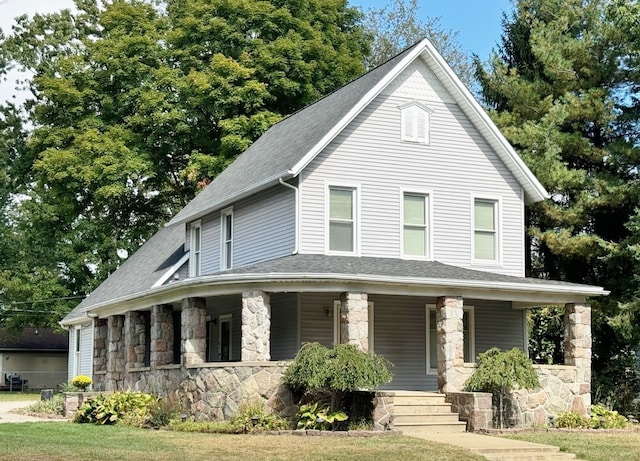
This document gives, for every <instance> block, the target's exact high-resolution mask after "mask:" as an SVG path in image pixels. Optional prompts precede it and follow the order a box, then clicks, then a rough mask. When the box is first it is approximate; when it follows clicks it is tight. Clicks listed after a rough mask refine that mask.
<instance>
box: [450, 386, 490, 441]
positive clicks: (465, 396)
mask: <svg viewBox="0 0 640 461" xmlns="http://www.w3.org/2000/svg"><path fill="white" fill-rule="evenodd" d="M445 401H446V402H448V403H450V404H451V410H452V411H454V412H456V413H458V415H459V416H460V419H462V420H464V421H466V422H467V430H468V431H470V432H477V431H486V430H489V429H492V428H493V404H492V394H490V393H486V392H449V393H447V396H446V398H445Z"/></svg>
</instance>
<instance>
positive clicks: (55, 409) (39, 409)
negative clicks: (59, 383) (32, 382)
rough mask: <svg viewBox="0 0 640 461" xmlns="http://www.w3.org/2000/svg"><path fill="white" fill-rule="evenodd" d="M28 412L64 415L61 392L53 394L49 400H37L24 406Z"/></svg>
mask: <svg viewBox="0 0 640 461" xmlns="http://www.w3.org/2000/svg"><path fill="white" fill-rule="evenodd" d="M25 409H26V410H27V411H28V412H30V413H44V414H48V415H61V416H64V403H63V399H62V394H55V395H54V396H53V397H52V398H51V400H38V401H37V402H35V403H33V404H31V405H29V406H28V407H27V408H25Z"/></svg>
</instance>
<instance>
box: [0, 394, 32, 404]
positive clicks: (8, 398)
mask: <svg viewBox="0 0 640 461" xmlns="http://www.w3.org/2000/svg"><path fill="white" fill-rule="evenodd" d="M26 400H40V391H26V392H9V391H6V392H5V391H2V392H0V402H24V401H26Z"/></svg>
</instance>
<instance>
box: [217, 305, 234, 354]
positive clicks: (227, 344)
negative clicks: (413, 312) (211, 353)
mask: <svg viewBox="0 0 640 461" xmlns="http://www.w3.org/2000/svg"><path fill="white" fill-rule="evenodd" d="M218 351H219V352H218V354H219V358H220V361H221V362H229V361H230V360H231V315H221V316H220V331H219V334H218Z"/></svg>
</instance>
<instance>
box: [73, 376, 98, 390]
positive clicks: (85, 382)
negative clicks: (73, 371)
mask: <svg viewBox="0 0 640 461" xmlns="http://www.w3.org/2000/svg"><path fill="white" fill-rule="evenodd" d="M92 382H93V381H92V380H91V378H90V377H89V376H87V375H77V376H74V377H73V379H72V380H71V385H72V386H74V387H76V388H78V389H80V390H81V391H86V390H87V388H88V387H89V386H91V383H92Z"/></svg>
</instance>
